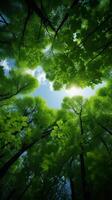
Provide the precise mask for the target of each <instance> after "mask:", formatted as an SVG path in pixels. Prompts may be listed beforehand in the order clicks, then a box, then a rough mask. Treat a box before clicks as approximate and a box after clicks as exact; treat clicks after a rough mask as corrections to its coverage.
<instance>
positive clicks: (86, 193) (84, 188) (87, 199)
mask: <svg viewBox="0 0 112 200" xmlns="http://www.w3.org/2000/svg"><path fill="white" fill-rule="evenodd" d="M79 123H80V134H81V137H83V135H84V130H83V122H82V108H81V111H80V113H79ZM80 148H81V153H80V171H81V182H82V196H83V200H90V195H89V191H88V185H87V180H86V167H85V160H84V147H83V143H82V141H81V143H80Z"/></svg>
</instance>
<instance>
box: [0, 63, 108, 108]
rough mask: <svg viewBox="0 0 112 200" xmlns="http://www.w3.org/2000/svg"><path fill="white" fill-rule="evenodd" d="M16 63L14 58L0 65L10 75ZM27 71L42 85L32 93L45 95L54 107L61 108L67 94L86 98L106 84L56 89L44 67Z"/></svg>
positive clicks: (49, 104) (48, 102)
mask: <svg viewBox="0 0 112 200" xmlns="http://www.w3.org/2000/svg"><path fill="white" fill-rule="evenodd" d="M14 64H15V63H14V61H13V60H8V61H7V60H4V61H1V62H0V65H2V66H4V70H5V74H6V75H8V72H9V71H10V69H11V68H13V67H14ZM26 73H29V74H31V75H32V76H34V77H35V78H37V79H38V81H39V85H40V86H39V88H37V89H36V90H35V91H34V92H33V93H32V95H33V96H41V97H43V98H44V99H45V100H46V102H47V105H48V106H49V107H53V108H60V106H61V102H62V100H63V98H64V97H65V96H69V97H72V96H75V95H82V96H84V97H85V98H88V97H90V96H92V95H94V94H95V92H96V90H97V89H98V88H100V87H102V86H103V85H104V83H102V84H98V85H96V87H95V88H94V89H92V88H90V87H86V88H84V89H81V88H76V87H75V86H74V87H72V88H71V89H69V90H66V89H61V90H59V91H54V90H53V87H52V83H51V82H50V81H48V80H47V79H46V75H45V72H44V70H43V69H42V67H40V66H39V67H38V68H36V69H34V70H30V69H28V70H27V71H26Z"/></svg>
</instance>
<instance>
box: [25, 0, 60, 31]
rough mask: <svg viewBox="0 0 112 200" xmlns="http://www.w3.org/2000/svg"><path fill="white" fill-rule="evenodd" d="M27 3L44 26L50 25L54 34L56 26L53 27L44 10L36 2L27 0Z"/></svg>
mask: <svg viewBox="0 0 112 200" xmlns="http://www.w3.org/2000/svg"><path fill="white" fill-rule="evenodd" d="M26 3H27V4H28V6H29V7H30V8H32V10H33V11H34V12H35V13H36V15H38V17H40V18H41V20H42V22H43V24H44V25H45V26H46V25H48V26H49V27H50V28H51V29H52V30H53V31H54V32H55V31H56V30H55V28H54V26H53V25H52V23H51V21H50V20H49V19H48V17H47V16H46V15H44V14H43V11H42V9H41V8H40V6H39V5H38V4H37V3H36V2H35V1H34V0H26Z"/></svg>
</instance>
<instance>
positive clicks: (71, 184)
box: [70, 178, 76, 200]
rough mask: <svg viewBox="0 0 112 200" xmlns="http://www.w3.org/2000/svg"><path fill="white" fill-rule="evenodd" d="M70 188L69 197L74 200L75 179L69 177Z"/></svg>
mask: <svg viewBox="0 0 112 200" xmlns="http://www.w3.org/2000/svg"><path fill="white" fill-rule="evenodd" d="M70 188H71V199H72V200H76V192H75V180H73V179H72V178H70Z"/></svg>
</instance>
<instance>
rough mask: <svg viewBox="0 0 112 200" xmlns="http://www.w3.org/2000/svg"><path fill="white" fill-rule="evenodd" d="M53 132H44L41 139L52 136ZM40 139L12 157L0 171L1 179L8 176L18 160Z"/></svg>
mask: <svg viewBox="0 0 112 200" xmlns="http://www.w3.org/2000/svg"><path fill="white" fill-rule="evenodd" d="M51 131H52V130H51V129H48V130H46V131H44V132H43V134H42V136H41V138H40V139H42V138H45V137H46V136H48V135H49V134H50V132H51ZM40 139H35V141H33V142H31V143H30V144H28V145H26V146H23V147H22V148H21V149H20V150H19V151H18V152H17V153H16V154H15V155H14V156H12V158H11V159H9V160H8V161H7V162H6V163H5V164H4V165H3V167H2V168H1V169H0V178H3V177H4V176H5V174H6V172H7V171H8V170H9V168H10V167H11V166H12V165H13V164H14V163H15V162H16V160H17V159H18V158H19V157H20V156H21V155H22V154H23V153H24V152H25V151H27V150H28V149H30V148H31V147H32V146H33V145H34V144H36V143H37V142H39V141H40Z"/></svg>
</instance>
